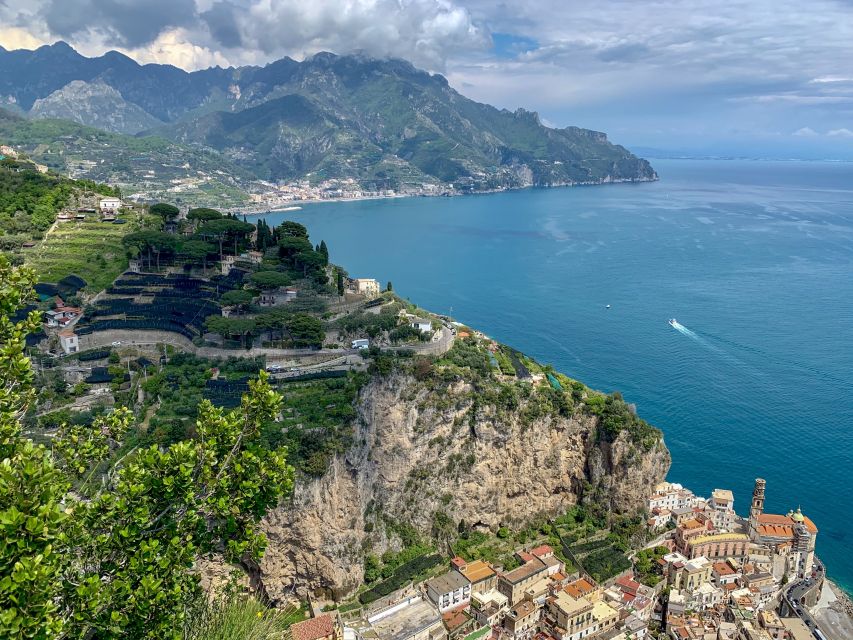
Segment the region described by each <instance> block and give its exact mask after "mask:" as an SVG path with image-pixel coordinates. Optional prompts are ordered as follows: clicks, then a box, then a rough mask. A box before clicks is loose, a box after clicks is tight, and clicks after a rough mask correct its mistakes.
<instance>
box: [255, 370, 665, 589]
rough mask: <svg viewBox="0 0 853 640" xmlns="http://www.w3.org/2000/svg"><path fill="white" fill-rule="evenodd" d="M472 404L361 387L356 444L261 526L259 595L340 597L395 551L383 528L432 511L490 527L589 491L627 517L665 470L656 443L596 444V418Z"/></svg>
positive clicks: (411, 390)
mask: <svg viewBox="0 0 853 640" xmlns="http://www.w3.org/2000/svg"><path fill="white" fill-rule="evenodd" d="M475 398H478V399H477V400H475ZM479 398H480V396H479V395H478V396H475V395H474V394H473V393H472V388H471V386H470V385H469V384H468V383H466V382H464V381H457V382H443V383H438V384H437V385H424V384H422V383H419V382H418V381H416V380H415V379H414V378H413V377H412V376H410V375H407V374H400V373H397V374H394V375H392V376H390V377H389V378H384V379H379V378H376V379H374V380H373V381H372V382H371V383H370V384H369V385H368V386H367V387H365V388H364V389H363V391H362V394H361V400H360V405H359V419H358V421H357V422H358V423H357V426H356V433H355V440H354V445H353V446H352V447H351V448H350V450H349V451H347V452H346V454H345V455H342V456H340V457H339V458H338V459H336V460H335V461H334V463H333V465H332V467H331V469H330V470H329V471H328V472H327V473H326V474H325V475H324V476H323V477H322V478H319V479H314V480H302V481H300V482H299V483H298V486H297V488H296V491H295V498H294V501H293V503H292V504H291V505H287V506H285V507H282V508H280V509H278V510H276V511H275V512H273V513H272V514H270V515H269V516H268V517H267V519H266V521H265V530H266V533H267V536H268V538H269V547H268V549H267V553H266V555H265V557H264V559H263V561H262V564H261V566H260V567H259V568H257V570H256V572H255V578H256V579H258V580H260V581H261V582H262V583H263V586H264V587H265V589H266V591H267V593H268V594H269V595H270V596H271V597H272V598H273V599H278V598H283V597H286V596H287V595H288V594H291V593H294V592H295V593H298V594H300V595H303V596H304V595H305V594H306V593H313V594H320V595H325V596H335V597H342V596H345V595H347V594H349V593H350V592H352V591H353V590H354V589H356V588H357V587H358V586H359V584H360V582H361V577H362V560H363V555H364V551H365V549H371V548H372V549H373V550H375V551H379V552H381V551H383V550H384V549H386V548H396V545H399V541H397V540H395V539H393V536H392V537H391V538H389V537H388V534H386V532H385V531H384V528H383V525H382V523H383V521H387V520H388V519H391V520H394V521H396V522H405V523H410V524H412V525H414V526H415V527H417V528H418V529H419V530H420V531H421V532H425V533H428V532H429V531H430V529H431V526H432V523H433V518H434V516H435V514H436V513H437V512H439V511H441V512H443V513H445V514H446V515H448V516H449V517H450V519H451V520H452V521H453V522H454V523H457V522H459V520H461V519H464V520H465V521H466V523H468V524H470V525H474V526H475V527H482V528H492V529H495V528H497V527H498V526H501V525H510V526H512V525H520V524H522V523H525V522H528V521H529V520H531V519H532V518H533V517H534V516H537V515H541V514H545V515H555V516H556V515H559V514H561V513H563V512H565V511H566V510H567V509H568V508H569V507H570V506H572V505H574V504H576V503H577V502H578V501H579V500H581V499H583V498H584V496H587V497H589V496H592V495H593V494H594V496H595V499H596V500H598V501H599V503H601V502H604V503H605V504H606V505H608V506H609V507H610V508H611V509H612V510H613V511H616V512H633V511H636V510H638V509H640V508H641V507H642V505H643V502H644V500H645V497H646V496H647V495H648V494H649V493H650V491H651V489H652V487H653V486H654V485H655V484H656V483H658V482H659V481H661V480H662V479H663V478H664V477H665V475H666V472H667V470H668V468H669V463H670V457H669V452H668V451H667V449H666V447H665V446H664V444H663V442H662V441H659V442H656V443H655V444H654V445H653V446H652V447H651V448H650V449H649V450H646V449H645V448H643V447H641V446H639V445H638V444H635V443H634V442H632V441H631V440H630V439H629V437H628V436H627V434H625V433H623V434H621V435H620V436H619V437H618V438H616V439H615V440H614V441H613V442H611V443H606V442H597V441H596V438H595V428H596V420H597V419H596V418H595V417H594V416H588V415H584V414H582V413H580V412H576V414H575V415H574V416H572V417H562V416H559V415H548V416H546V417H541V418H537V419H533V420H530V419H527V418H525V413H524V410H525V403H526V402H529V401H530V400H525V399H522V400H521V403H520V404H519V405H518V406H517V407H515V408H513V409H512V410H506V409H499V408H497V406H495V405H488V404H484V403H483V401H482V400H481V399H479ZM528 415H529V414H528Z"/></svg>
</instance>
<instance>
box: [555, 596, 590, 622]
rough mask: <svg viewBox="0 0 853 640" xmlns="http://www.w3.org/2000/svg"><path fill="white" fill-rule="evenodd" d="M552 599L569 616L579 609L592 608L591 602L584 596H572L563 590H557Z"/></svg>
mask: <svg viewBox="0 0 853 640" xmlns="http://www.w3.org/2000/svg"><path fill="white" fill-rule="evenodd" d="M554 600H555V602H556V604H557V606H558V607H559V608H560V609H561V610H562V611H563V612H564V613H565V614H566V615H567V616H570V617H571V616H572V615H574V614H575V613H578V612H580V611H586V610H587V609H592V602H590V601H589V600H587V599H586V598H573V597H572V596H570V595H569V594H568V593H566V592H565V591H558V592H557V594H556V595H555V596H554Z"/></svg>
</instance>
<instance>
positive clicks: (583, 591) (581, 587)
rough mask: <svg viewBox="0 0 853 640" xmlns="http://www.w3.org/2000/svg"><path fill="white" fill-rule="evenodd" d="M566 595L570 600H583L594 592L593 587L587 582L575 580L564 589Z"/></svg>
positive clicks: (582, 579)
mask: <svg viewBox="0 0 853 640" xmlns="http://www.w3.org/2000/svg"><path fill="white" fill-rule="evenodd" d="M563 591H565V592H566V593H567V594H569V595H570V596H571V597H572V598H574V599H575V600H577V599H578V598H583V597H584V596H587V595H589V594H590V593H592V592H593V591H595V587H594V586H592V585H591V584H590V583H589V582H587V581H586V580H585V579H584V578H581V579H580V580H575V581H574V582H571V583H569V584H568V585H566V588H565V589H563Z"/></svg>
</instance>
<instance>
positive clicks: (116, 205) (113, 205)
mask: <svg viewBox="0 0 853 640" xmlns="http://www.w3.org/2000/svg"><path fill="white" fill-rule="evenodd" d="M98 208H99V209H100V210H101V213H115V212H116V211H118V210H119V209H120V208H121V198H101V199H100V201H99V202H98Z"/></svg>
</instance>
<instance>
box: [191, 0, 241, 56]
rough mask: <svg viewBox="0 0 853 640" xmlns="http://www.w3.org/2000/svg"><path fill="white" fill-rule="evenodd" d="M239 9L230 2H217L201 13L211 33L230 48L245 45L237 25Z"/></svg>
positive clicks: (224, 45)
mask: <svg viewBox="0 0 853 640" xmlns="http://www.w3.org/2000/svg"><path fill="white" fill-rule="evenodd" d="M238 11H239V9H238V8H237V7H235V6H234V5H232V4H231V3H230V2H216V3H215V4H214V5H213V6H212V7H211V8H210V9H208V10H207V11H205V12H203V13H202V14H201V19H202V20H204V22H205V24H206V25H207V28H208V30H209V31H210V35H211V36H213V38H214V39H215V40H216V41H217V42H218V43H219V44H221V45H222V46H223V47H227V48H229V49H231V48H235V47H240V46H242V45H243V36H242V34H241V33H240V28H239V26H238V25H237V12H238Z"/></svg>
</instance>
